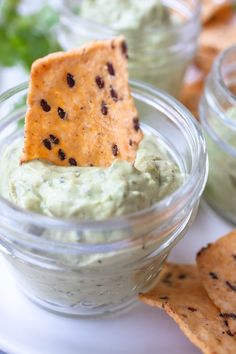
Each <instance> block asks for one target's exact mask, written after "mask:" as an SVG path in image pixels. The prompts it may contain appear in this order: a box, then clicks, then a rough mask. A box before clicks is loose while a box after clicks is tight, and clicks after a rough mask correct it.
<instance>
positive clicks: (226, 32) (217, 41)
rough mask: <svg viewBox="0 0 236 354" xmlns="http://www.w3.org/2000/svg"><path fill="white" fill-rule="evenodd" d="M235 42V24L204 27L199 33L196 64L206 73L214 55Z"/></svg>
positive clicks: (209, 68)
mask: <svg viewBox="0 0 236 354" xmlns="http://www.w3.org/2000/svg"><path fill="white" fill-rule="evenodd" d="M234 44H236V25H235V24H232V25H220V26H213V27H207V28H205V29H204V30H203V31H202V33H201V35H200V42H199V50H198V53H197V57H196V64H197V66H198V67H199V68H200V69H201V70H203V71H204V72H205V73H208V72H209V71H210V70H211V67H212V64H213V62H214V60H215V58H216V56H217V55H218V54H219V53H220V52H221V51H223V50H225V49H226V48H228V47H230V46H232V45H234Z"/></svg>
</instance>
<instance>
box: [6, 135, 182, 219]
mask: <svg viewBox="0 0 236 354" xmlns="http://www.w3.org/2000/svg"><path fill="white" fill-rule="evenodd" d="M21 151H22V145H21V143H19V141H18V142H15V143H14V144H12V145H9V146H7V147H6V148H5V150H4V152H3V154H2V156H1V159H0V174H1V176H2V178H1V182H0V193H1V194H2V195H3V196H4V197H5V198H7V199H9V200H11V201H12V202H14V203H15V204H16V205H18V206H20V207H22V208H25V209H28V210H31V211H34V212H37V213H41V214H44V215H48V216H52V217H53V216H55V217H63V218H70V217H74V218H78V219H81V220H102V219H107V218H110V217H113V216H119V215H126V214H128V213H132V212H136V211H138V210H142V209H145V208H148V207H150V206H151V205H152V204H154V203H155V202H157V201H158V200H160V199H163V198H164V197H165V196H167V195H169V194H170V193H172V192H174V191H175V190H176V189H177V188H178V187H179V186H180V184H181V183H182V175H181V173H180V170H179V168H178V166H177V165H176V164H175V163H174V162H173V161H172V160H171V158H170V156H168V153H167V152H166V151H165V149H163V147H162V146H161V144H160V143H158V140H157V138H156V137H155V136H154V135H146V136H145V137H144V139H143V140H142V142H141V143H140V146H139V149H138V152H137V156H136V160H135V163H134V165H132V164H130V163H128V162H126V161H119V160H117V161H115V162H114V163H113V164H112V165H111V166H110V167H109V168H100V167H59V166H55V165H52V164H49V163H47V162H43V161H39V160H36V161H32V162H28V163H25V164H22V165H19V160H20V154H21Z"/></svg>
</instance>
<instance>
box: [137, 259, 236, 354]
mask: <svg viewBox="0 0 236 354" xmlns="http://www.w3.org/2000/svg"><path fill="white" fill-rule="evenodd" d="M140 299H141V300H142V301H144V302H145V303H147V304H148V305H151V306H156V307H159V308H161V309H164V310H165V311H166V312H167V313H168V315H170V316H171V317H172V318H173V319H174V320H175V322H176V323H177V324H178V325H179V326H180V329H181V330H182V331H183V332H184V334H185V335H186V336H187V337H188V338H189V340H190V341H191V342H192V343H194V344H195V345H196V346H197V347H198V348H200V349H201V350H202V352H203V353H205V354H235V353H236V338H235V337H234V336H233V335H232V333H231V332H230V330H229V328H228V327H227V325H226V324H225V321H224V318H222V317H221V316H220V311H219V310H218V308H217V307H216V306H215V305H214V304H213V302H212V301H211V300H210V298H209V297H208V295H207V293H206V291H205V289H204V287H203V285H202V284H201V281H200V279H199V275H198V271H197V268H196V267H195V266H193V265H180V264H168V265H167V266H166V267H165V269H164V271H163V272H162V273H161V276H160V280H159V283H157V285H156V287H155V288H154V289H153V290H151V291H149V292H148V293H147V294H142V295H140Z"/></svg>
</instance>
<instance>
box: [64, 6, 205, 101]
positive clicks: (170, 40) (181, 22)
mask: <svg viewBox="0 0 236 354" xmlns="http://www.w3.org/2000/svg"><path fill="white" fill-rule="evenodd" d="M134 1H136V0H134ZM160 1H161V3H162V5H163V7H164V10H165V11H166V12H167V13H168V14H169V17H170V23H166V24H165V23H164V24H162V25H160V26H158V27H157V28H156V27H153V28H151V29H150V28H148V30H146V29H140V30H139V32H138V34H137V32H136V31H130V30H129V28H127V30H125V31H123V32H122V31H117V30H113V29H112V28H108V27H106V26H104V25H102V24H99V23H97V22H95V21H94V22H93V21H90V20H86V19H84V18H82V17H80V16H79V15H77V14H76V13H75V12H74V6H75V4H78V0H69V1H68V0H66V1H65V2H64V7H63V8H62V11H61V25H60V27H59V29H58V39H59V42H60V44H61V46H62V47H63V48H64V49H65V50H68V49H71V48H75V47H79V46H81V45H82V44H84V43H86V42H90V41H93V40H96V39H106V38H111V37H115V36H118V35H120V34H124V35H125V37H126V40H127V42H128V47H129V74H130V78H131V79H135V80H141V81H144V82H147V83H149V84H152V85H154V86H156V87H158V88H161V89H163V90H164V91H167V92H168V93H170V94H171V95H173V96H175V97H178V96H179V95H180V91H181V86H182V83H183V78H184V74H185V72H186V69H187V67H188V65H189V63H190V62H191V60H192V59H193V57H194V55H195V52H196V49H197V41H198V35H199V31H200V2H199V1H198V0H160Z"/></svg>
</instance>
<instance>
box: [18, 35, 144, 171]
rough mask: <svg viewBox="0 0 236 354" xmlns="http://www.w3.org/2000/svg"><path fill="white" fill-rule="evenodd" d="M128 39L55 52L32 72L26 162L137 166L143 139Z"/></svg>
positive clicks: (33, 67)
mask: <svg viewBox="0 0 236 354" xmlns="http://www.w3.org/2000/svg"><path fill="white" fill-rule="evenodd" d="M127 57H128V56H127V46H126V43H125V41H124V38H123V37H118V38H116V39H113V40H107V41H97V42H93V43H91V44H88V45H86V46H84V47H82V48H80V49H76V50H72V51H69V52H59V53H54V54H50V55H48V56H46V57H44V58H42V59H39V60H37V61H36V62H34V64H33V66H32V70H31V78H30V88H29V95H28V105H29V108H28V111H27V114H26V126H25V141H24V151H23V156H22V162H27V161H31V160H33V159H45V160H47V161H49V162H52V163H54V164H56V165H61V166H68V165H71V166H76V165H78V166H91V165H93V166H104V167H105V166H109V165H111V164H112V162H113V161H114V160H115V159H121V160H127V161H129V162H133V161H134V159H135V156H136V151H137V148H138V144H139V142H140V140H141V139H142V136H143V135H142V132H141V129H140V127H139V118H138V112H137V110H136V108H135V105H134V101H133V98H132V97H131V94H130V89H129V86H128V72H127Z"/></svg>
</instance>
